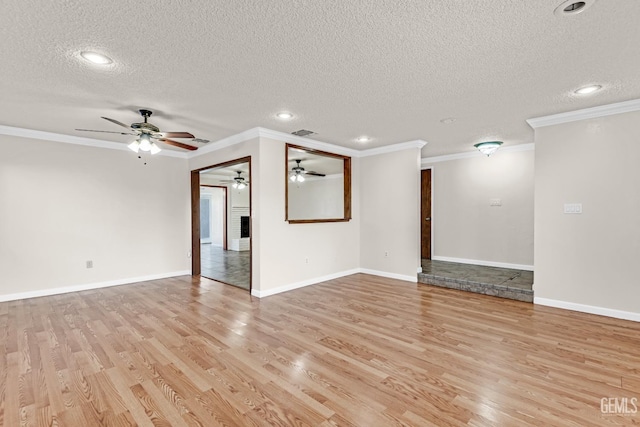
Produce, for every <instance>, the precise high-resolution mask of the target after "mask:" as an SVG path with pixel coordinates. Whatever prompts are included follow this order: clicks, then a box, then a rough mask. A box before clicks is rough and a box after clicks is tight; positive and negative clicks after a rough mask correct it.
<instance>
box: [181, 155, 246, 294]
mask: <svg viewBox="0 0 640 427" xmlns="http://www.w3.org/2000/svg"><path fill="white" fill-rule="evenodd" d="M240 163H248V164H249V176H248V177H247V180H248V181H249V182H251V156H246V157H241V158H239V159H234V160H229V161H227V162H222V163H217V164H214V165H210V166H205V167H202V168H199V169H194V170H192V171H191V275H192V276H200V273H202V264H201V260H200V256H201V254H200V172H202V171H204V170H207V169H213V168H221V167H226V166H233V165H237V164H240ZM252 187H253V185H249V236H251V238H250V239H249V295H251V291H252V290H253V203H252V199H253V198H252V194H251V189H252Z"/></svg>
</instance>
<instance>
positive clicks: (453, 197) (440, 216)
mask: <svg viewBox="0 0 640 427" xmlns="http://www.w3.org/2000/svg"><path fill="white" fill-rule="evenodd" d="M534 157H535V156H534V152H533V151H520V152H509V151H500V150H498V151H497V152H495V153H494V154H492V155H491V156H490V157H486V156H478V157H472V158H465V159H456V160H450V161H443V162H437V163H432V164H431V167H432V173H431V176H432V215H431V218H432V221H431V227H432V233H433V247H432V258H434V259H440V258H444V259H452V260H455V259H460V260H471V261H480V262H485V263H494V264H513V266H514V267H516V266H518V267H528V268H531V267H532V266H533V224H534V219H533V212H534V207H533V202H534V189H533V187H534V185H533V183H534ZM490 199H500V201H501V203H502V205H501V206H490Z"/></svg>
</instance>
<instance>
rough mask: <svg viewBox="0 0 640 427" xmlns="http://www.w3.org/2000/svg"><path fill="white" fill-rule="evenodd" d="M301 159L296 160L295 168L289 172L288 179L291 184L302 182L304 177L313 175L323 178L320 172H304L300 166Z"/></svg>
mask: <svg viewBox="0 0 640 427" xmlns="http://www.w3.org/2000/svg"><path fill="white" fill-rule="evenodd" d="M302 160H303V159H299V160H296V163H297V164H296V166H294V167H293V168H291V171H290V172H289V179H290V180H291V181H293V182H304V175H313V176H325V174H323V173H320V172H314V171H308V170H305V168H303V167H302V166H300V162H301V161H302Z"/></svg>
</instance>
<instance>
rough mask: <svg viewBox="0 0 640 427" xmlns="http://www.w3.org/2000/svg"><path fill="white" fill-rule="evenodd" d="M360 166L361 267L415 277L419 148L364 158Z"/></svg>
mask: <svg viewBox="0 0 640 427" xmlns="http://www.w3.org/2000/svg"><path fill="white" fill-rule="evenodd" d="M360 165H361V173H360V175H359V176H360V180H359V181H360V185H361V188H360V207H361V211H362V217H361V223H362V227H361V231H360V234H361V239H360V246H361V248H360V253H361V255H360V266H361V267H362V268H364V269H369V270H375V271H382V272H385V273H392V274H395V275H398V276H403V277H404V278H407V279H409V278H410V279H412V280H413V281H416V277H417V276H416V275H417V269H418V267H420V228H419V225H420V219H419V214H420V203H419V202H420V149H418V148H410V149H405V150H402V151H396V152H393V153H387V154H379V155H375V156H368V157H363V158H361V159H360ZM385 252H386V253H387V256H385Z"/></svg>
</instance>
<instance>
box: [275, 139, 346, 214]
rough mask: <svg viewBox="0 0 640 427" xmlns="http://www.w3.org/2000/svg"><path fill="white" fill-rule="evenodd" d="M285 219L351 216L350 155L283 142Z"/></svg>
mask: <svg viewBox="0 0 640 427" xmlns="http://www.w3.org/2000/svg"><path fill="white" fill-rule="evenodd" d="M285 166H286V174H285V180H286V184H285V221H288V222H289V223H290V224H304V223H314V222H341V221H349V220H350V219H351V157H348V156H342V155H340V154H334V153H328V152H326V151H321V150H315V149H312V148H306V147H301V146H299V145H293V144H287V145H286V153H285Z"/></svg>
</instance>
